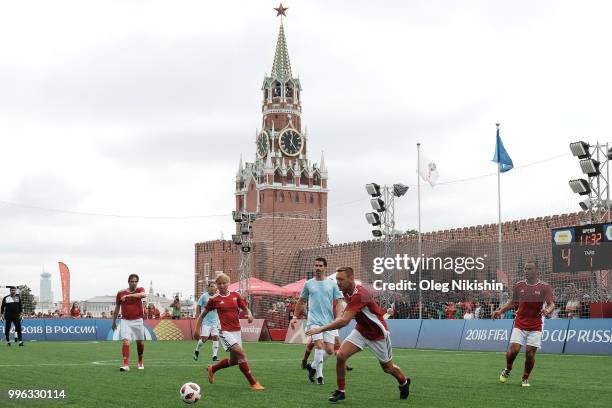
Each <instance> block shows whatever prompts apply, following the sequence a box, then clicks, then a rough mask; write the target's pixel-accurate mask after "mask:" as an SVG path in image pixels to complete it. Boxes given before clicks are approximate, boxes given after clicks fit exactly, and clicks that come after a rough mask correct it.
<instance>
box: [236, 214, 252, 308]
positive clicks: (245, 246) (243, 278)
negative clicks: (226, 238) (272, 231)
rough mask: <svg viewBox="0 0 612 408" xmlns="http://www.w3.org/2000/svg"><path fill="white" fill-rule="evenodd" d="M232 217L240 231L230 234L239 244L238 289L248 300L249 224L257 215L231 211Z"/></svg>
mask: <svg viewBox="0 0 612 408" xmlns="http://www.w3.org/2000/svg"><path fill="white" fill-rule="evenodd" d="M232 218H233V219H234V221H235V222H236V224H238V225H240V227H239V228H238V230H239V232H240V233H239V234H234V235H232V242H234V244H236V245H240V267H239V277H238V280H239V282H238V284H239V290H240V294H241V295H242V296H244V297H245V298H247V300H250V295H249V293H250V291H251V287H250V286H251V285H250V282H251V253H252V251H253V242H252V238H253V232H252V230H253V226H252V225H251V224H252V223H253V222H254V221H255V219H256V218H257V217H256V215H255V213H247V212H240V211H232Z"/></svg>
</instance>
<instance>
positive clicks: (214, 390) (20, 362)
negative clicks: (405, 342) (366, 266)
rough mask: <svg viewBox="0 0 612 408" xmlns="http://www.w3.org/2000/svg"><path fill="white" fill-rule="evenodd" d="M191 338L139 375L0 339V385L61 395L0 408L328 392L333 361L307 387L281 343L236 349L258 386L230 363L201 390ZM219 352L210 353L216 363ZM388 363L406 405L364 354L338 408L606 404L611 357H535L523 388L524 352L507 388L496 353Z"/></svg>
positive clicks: (323, 398) (58, 347)
mask: <svg viewBox="0 0 612 408" xmlns="http://www.w3.org/2000/svg"><path fill="white" fill-rule="evenodd" d="M194 344H195V342H183V341H177V342H174V341H167V342H164V341H158V342H147V343H146V348H145V370H144V371H138V370H136V366H135V354H136V350H135V345H134V344H133V345H132V362H131V365H132V370H131V371H130V372H127V373H122V372H120V371H119V365H120V363H121V345H120V343H119V342H110V341H109V342H99V343H95V342H28V343H26V346H25V347H16V345H12V346H11V347H7V346H6V345H5V344H4V343H0V389H2V390H3V392H4V394H6V390H7V389H12V388H20V389H64V390H65V392H66V394H67V396H68V397H67V399H66V400H63V401H61V402H58V401H56V402H49V401H45V402H43V401H24V400H21V401H19V402H11V401H8V400H7V399H6V396H3V397H2V398H3V399H1V400H0V406H3V407H4V406H7V407H37V406H50V407H53V406H56V407H59V406H69V407H129V408H136V407H164V408H166V407H182V406H186V404H184V403H183V402H182V401H181V400H180V398H179V387H180V386H181V385H182V384H183V383H185V382H190V381H192V382H196V383H197V384H199V385H200V386H201V387H202V394H203V396H202V400H201V401H200V402H198V403H197V404H195V407H224V408H231V407H266V408H269V407H321V406H329V405H331V404H330V403H328V402H327V397H328V395H329V394H330V393H331V392H332V391H333V390H334V389H335V384H336V381H335V369H334V368H335V360H334V358H333V357H332V358H330V359H329V360H327V363H326V367H325V381H326V384H325V385H323V386H318V385H314V384H312V383H310V382H309V381H308V378H307V373H306V371H305V370H301V369H300V361H301V358H302V354H303V350H304V347H303V346H302V345H286V344H282V343H245V349H246V352H247V356H248V358H249V362H250V366H251V370H252V371H253V374H254V375H255V377H256V378H257V379H258V380H259V381H260V382H261V383H262V384H263V385H264V386H265V387H266V390H265V391H263V392H254V391H251V390H250V389H249V387H248V383H247V381H246V379H245V378H244V377H243V376H242V374H241V373H240V371H239V369H238V367H230V368H228V369H225V370H222V371H219V372H218V373H217V375H216V380H215V384H213V385H210V384H208V381H207V377H206V374H205V368H206V366H207V364H209V359H210V344H209V343H207V344H205V345H204V347H203V348H202V353H201V358H200V361H198V362H194V361H193V360H192V357H191V356H192V350H193V346H194ZM223 356H225V354H224V353H223V352H220V357H221V358H223ZM394 361H395V363H396V364H397V365H399V366H401V367H402V369H403V370H404V372H405V373H406V374H407V375H408V376H409V377H411V378H412V387H411V394H410V397H409V399H408V401H400V400H399V394H398V390H397V384H396V382H395V380H394V379H393V378H392V377H390V376H388V375H386V374H384V373H383V372H382V370H380V368H379V366H378V363H377V361H376V360H375V358H374V357H373V355H372V354H371V353H370V352H369V351H367V350H366V351H364V352H362V353H359V354H357V355H356V356H354V357H353V358H352V359H351V360H350V365H351V366H353V367H354V371H352V372H349V373H348V375H347V379H346V385H347V399H346V400H345V401H342V402H340V403H339V405H343V406H346V407H380V406H385V407H388V406H411V407H495V408H502V407H512V408H516V407H585V406H588V407H610V406H611V405H610V404H611V401H612V382H611V378H612V357H609V356H573V355H552V354H538V355H537V356H536V366H535V369H534V371H533V373H532V375H531V387H530V388H521V387H520V385H519V384H520V377H521V372H522V366H523V362H524V356H523V355H521V356H520V357H518V358H517V360H516V362H515V369H514V372H513V373H512V376H511V378H510V380H509V382H508V383H507V384H500V383H499V382H498V376H499V372H500V370H501V369H502V368H503V367H504V365H505V357H504V353H492V352H454V351H450V352H449V351H434V350H413V349H410V350H408V349H394Z"/></svg>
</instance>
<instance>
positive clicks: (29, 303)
mask: <svg viewBox="0 0 612 408" xmlns="http://www.w3.org/2000/svg"><path fill="white" fill-rule="evenodd" d="M17 288H18V289H19V297H20V298H21V305H22V306H23V313H34V310H35V309H36V301H35V300H34V295H32V290H31V289H30V288H29V287H28V286H27V285H19V286H18V287H17Z"/></svg>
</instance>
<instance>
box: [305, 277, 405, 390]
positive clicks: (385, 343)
mask: <svg viewBox="0 0 612 408" xmlns="http://www.w3.org/2000/svg"><path fill="white" fill-rule="evenodd" d="M336 281H337V282H338V287H339V288H340V290H342V293H343V294H344V300H345V301H346V302H347V305H346V308H345V309H344V312H343V313H342V316H340V317H339V318H337V319H336V320H334V321H333V322H331V323H329V324H326V325H325V326H322V327H317V328H313V329H311V330H308V331H307V332H306V334H307V335H309V336H312V335H313V334H317V333H320V332H324V331H329V330H334V329H339V328H341V327H344V326H346V325H347V324H349V322H350V321H351V320H352V319H355V321H356V322H357V325H356V326H355V329H353V331H352V332H351V333H350V334H349V335H348V337H347V338H346V339H345V340H344V341H343V342H342V345H341V346H340V350H338V352H337V353H336V377H337V381H338V389H337V390H336V391H334V393H333V394H332V395H331V396H330V397H329V401H331V402H338V401H340V400H343V399H345V398H346V396H345V377H346V361H347V360H348V359H349V358H350V357H351V356H352V355H353V354H355V353H358V352H360V351H361V350H363V349H364V347H365V346H368V347H369V348H370V350H372V352H373V353H374V355H375V356H376V358H377V359H378V361H379V363H380V367H381V368H382V369H383V371H384V372H385V373H387V374H390V375H392V376H393V377H395V379H396V380H397V382H398V383H399V390H400V399H406V398H408V395H409V394H410V379H409V378H406V376H405V375H404V373H403V372H402V369H401V368H399V367H398V366H396V365H395V364H393V356H392V349H391V339H390V338H389V329H388V328H387V323H386V322H385V320H384V319H383V315H382V311H381V310H380V308H379V307H378V305H377V304H376V302H374V298H373V297H372V294H371V293H369V292H368V291H367V290H366V289H364V288H363V286H361V285H357V284H356V283H355V275H354V272H353V268H350V267H348V266H343V267H340V268H338V269H336Z"/></svg>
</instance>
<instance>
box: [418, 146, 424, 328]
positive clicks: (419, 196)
mask: <svg viewBox="0 0 612 408" xmlns="http://www.w3.org/2000/svg"><path fill="white" fill-rule="evenodd" d="M417 212H418V240H417V251H418V253H417V256H421V246H422V243H421V143H417ZM418 268H419V319H422V318H423V302H422V298H421V263H420V262H419V263H418Z"/></svg>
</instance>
